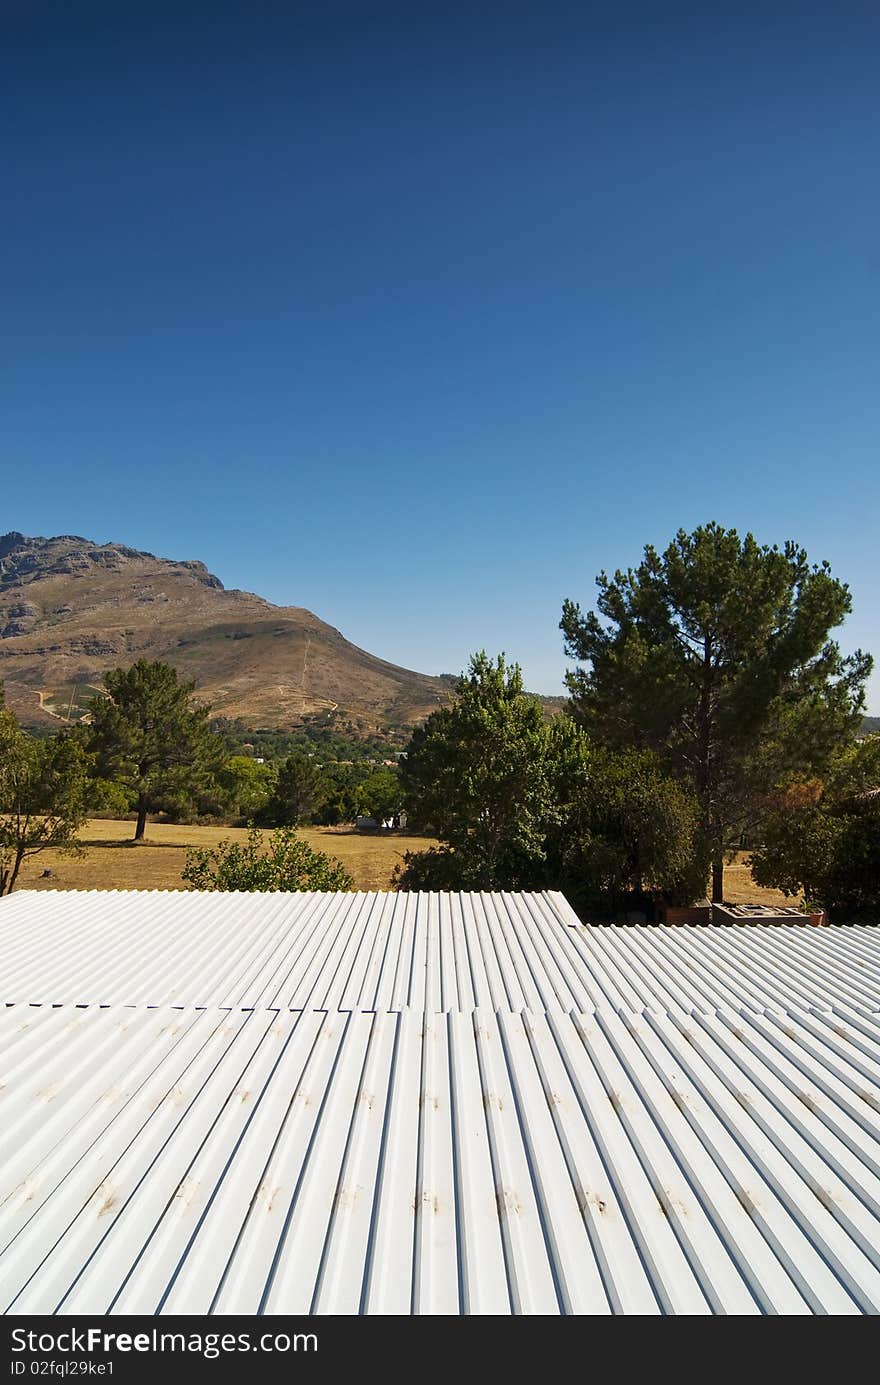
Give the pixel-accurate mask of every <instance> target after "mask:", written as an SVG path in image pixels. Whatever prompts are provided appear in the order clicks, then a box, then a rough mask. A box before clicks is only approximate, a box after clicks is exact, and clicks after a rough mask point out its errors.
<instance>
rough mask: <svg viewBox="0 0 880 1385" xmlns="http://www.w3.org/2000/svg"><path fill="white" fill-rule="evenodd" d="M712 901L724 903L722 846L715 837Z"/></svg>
mask: <svg viewBox="0 0 880 1385" xmlns="http://www.w3.org/2000/svg"><path fill="white" fill-rule="evenodd" d="M712 903H713V904H723V903H724V846H723V843H722V842H721V841H719V840H718V839H717V838H716V841H715V845H714V846H713V848H712Z"/></svg>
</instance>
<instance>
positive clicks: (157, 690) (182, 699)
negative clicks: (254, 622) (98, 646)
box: [86, 659, 223, 841]
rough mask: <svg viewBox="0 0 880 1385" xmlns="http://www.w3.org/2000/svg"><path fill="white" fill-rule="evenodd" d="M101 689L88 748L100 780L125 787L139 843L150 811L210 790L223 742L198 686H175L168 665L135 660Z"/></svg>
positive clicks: (174, 675) (173, 671) (92, 709)
mask: <svg viewBox="0 0 880 1385" xmlns="http://www.w3.org/2000/svg"><path fill="white" fill-rule="evenodd" d="M104 688H105V690H106V696H99V697H95V698H93V699H92V701H91V703H90V704H89V712H90V717H91V725H90V726H89V727H88V728H87V731H86V743H87V745H88V748H89V749H90V750H91V751H92V753H93V754H94V756H95V762H96V772H97V775H98V776H99V777H100V778H104V779H115V780H116V781H117V782H118V783H120V784H122V785H123V786H124V787H125V788H126V790H127V792H128V795H129V803H130V805H131V806H132V807H134V808H135V809H136V810H137V826H136V827H135V833H134V839H135V841H140V839H141V838H142V837H143V835H144V828H145V826H146V821H147V814H148V813H152V812H156V811H158V810H159V809H161V808H162V806H163V803H165V802H168V801H176V802H179V801H180V799H181V797H184V798H192V797H194V796H197V795H198V794H200V793H203V792H204V791H205V790H206V789H207V788H208V786H209V785H210V783H211V781H212V780H213V778H214V776H215V774H216V772H217V770H218V769H219V768H220V765H221V763H222V760H223V745H222V742H221V740H220V737H219V736H214V735H213V734H212V732H211V730H210V727H209V725H208V715H209V712H210V708H209V707H207V706H204V705H202V704H199V703H195V702H193V700H192V694H193V692H194V690H195V683H184V682H180V681H179V680H178V677H177V670H176V669H174V668H172V667H171V665H170V664H163V663H151V662H149V661H148V660H146V659H139V660H138V662H137V663H136V664H133V665H132V666H131V668H128V669H123V668H117V669H112V670H111V671H110V672H109V673H106V674H105V675H104Z"/></svg>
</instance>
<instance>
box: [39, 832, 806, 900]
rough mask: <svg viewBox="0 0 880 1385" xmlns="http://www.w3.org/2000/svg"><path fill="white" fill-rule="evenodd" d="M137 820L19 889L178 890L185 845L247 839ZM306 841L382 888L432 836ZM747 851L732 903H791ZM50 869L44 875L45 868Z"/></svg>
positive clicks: (346, 835) (92, 835)
mask: <svg viewBox="0 0 880 1385" xmlns="http://www.w3.org/2000/svg"><path fill="white" fill-rule="evenodd" d="M133 832H134V824H133V823H131V822H117V821H109V820H104V819H93V820H92V821H90V822H87V823H86V824H85V826H84V827H83V829H82V832H81V834H80V836H81V838H82V841H83V844H84V846H86V847H87V854H86V855H85V856H80V857H76V856H61V855H59V853H58V852H55V851H45V852H43V853H42V854H41V855H39V856H35V857H33V858H31V860H29V861H26V862H25V864H24V866H23V867H22V872H21V875H20V876H19V884H18V888H19V889H38V890H39V889H46V890H113V889H116V890H179V889H182V888H184V886H183V881H182V880H181V878H180V872H181V871H182V870H183V865H184V861H185V859H186V851H187V847H192V846H214V845H216V843H217V842H219V841H221V840H222V839H224V838H238V839H240V840H242V841H243V840H244V839H245V838H246V836H247V832H246V830H245V829H244V828H241V827H184V826H178V825H176V824H168V823H154V822H151V823H148V824H147V835H146V838H145V839H144V841H143V842H140V843H138V844H137V845H135V844H134V842H132V840H131V837H132V833H133ZM302 836H304V837H305V839H306V841H308V843H309V845H310V846H313V847H315V848H317V849H318V850H319V851H326V852H327V853H328V854H329V855H331V856H336V857H338V858H339V860H340V861H341V862H342V863H343V865H344V866H345V867H346V869H347V870H348V871H349V872H350V874H351V875H352V877H353V879H354V882H355V886H356V887H357V888H358V889H360V890H387V889H388V888H389V886H390V884H391V872H392V871H393V870H394V867H395V866H396V865H398V864H399V863H400V862H401V861H402V860H403V854H404V852H405V851H422V850H424V849H425V848H426V847H429V846H432V845H434V843H433V841H432V839H431V838H429V837H418V836H406V835H389V836H362V835H361V834H360V833H357V832H355V831H353V830H352V829H350V828H344V827H306V828H303V829H302ZM746 859H747V857H746V854H745V853H741V854H740V856H739V857H738V858H737V860H736V861H735V862H734V863H733V864H732V865H730V866H728V868H727V871H726V873H725V894H726V896H727V898H728V899H729V900H731V901H732V902H733V903H735V904H738V903H752V904H792V903H795V902H796V901H794V900H790V899H786V898H785V896H784V895H782V894H780V892H779V891H778V890H764V889H761V887H760V886H758V885H756V884H755V883H754V881H753V880H752V877H751V874H750V872H749V869H748V866H747V865H746V864H745V862H746ZM47 869H48V870H51V871H52V875H51V876H50V877H49V878H48V879H45V880H44V879H42V872H43V871H44V870H47Z"/></svg>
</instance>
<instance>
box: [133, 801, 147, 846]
mask: <svg viewBox="0 0 880 1385" xmlns="http://www.w3.org/2000/svg"><path fill="white" fill-rule="evenodd" d="M146 825H147V805H146V804H145V803H139V804H138V820H137V827H136V828H135V829H134V839H135V841H136V842H139V841H140V840H141V838H142V837H143V835H144V828H145V827H146Z"/></svg>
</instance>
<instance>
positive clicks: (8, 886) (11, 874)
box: [0, 851, 24, 894]
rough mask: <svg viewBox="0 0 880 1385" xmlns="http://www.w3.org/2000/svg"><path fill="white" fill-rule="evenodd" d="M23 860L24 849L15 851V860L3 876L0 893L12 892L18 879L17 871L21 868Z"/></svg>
mask: <svg viewBox="0 0 880 1385" xmlns="http://www.w3.org/2000/svg"><path fill="white" fill-rule="evenodd" d="M23 860H24V851H16V853H15V861H14V862H13V865H12V869H11V870H8V871H6V873H5V875H4V877H3V889H2V890H0V894H12V891H13V890H14V889H15V882H16V880H17V879H18V872H19V870H20V869H21V863H22V861H23Z"/></svg>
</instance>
